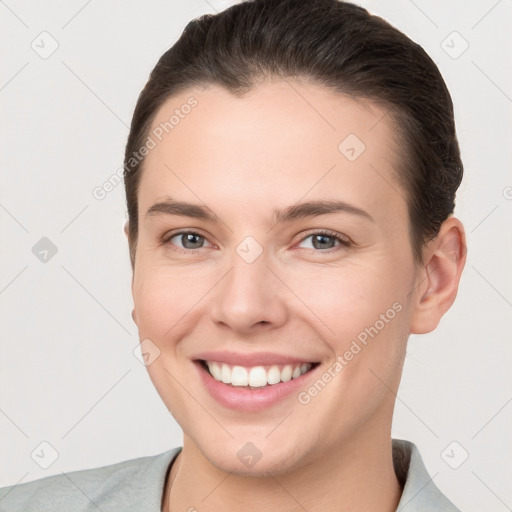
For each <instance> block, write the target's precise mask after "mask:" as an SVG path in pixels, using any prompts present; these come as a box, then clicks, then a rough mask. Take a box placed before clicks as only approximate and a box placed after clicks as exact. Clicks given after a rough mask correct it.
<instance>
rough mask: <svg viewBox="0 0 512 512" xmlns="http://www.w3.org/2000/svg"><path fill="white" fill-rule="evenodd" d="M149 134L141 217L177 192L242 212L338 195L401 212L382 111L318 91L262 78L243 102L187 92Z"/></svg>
mask: <svg viewBox="0 0 512 512" xmlns="http://www.w3.org/2000/svg"><path fill="white" fill-rule="evenodd" d="M191 105H193V106H191ZM150 137H151V138H152V139H153V142H154V147H153V149H151V150H150V152H149V154H148V155H147V156H146V159H145V164H144V171H143V176H142V179H141V190H140V194H139V203H140V211H141V212H143V211H145V210H144V208H145V207H147V206H150V205H149V203H150V202H151V201H155V200H157V199H158V198H161V197H163V196H165V195H173V196H174V195H176V193H178V191H179V195H180V199H182V200H190V201H194V202H198V198H200V197H204V198H208V199H209V200H210V201H215V200H219V201H221V202H222V201H228V202H229V204H234V205H238V206H240V207H241V208H245V209H247V207H250V206H254V208H256V209H257V207H258V206H261V205H263V204H269V201H270V202H273V206H276V207H279V206H281V205H283V206H287V205H289V204H292V203H295V202H297V201H298V200H299V199H300V198H301V197H304V196H308V199H310V198H313V196H314V198H315V199H318V198H327V199H330V198H332V197H333V196H342V198H343V199H345V200H349V199H353V200H354V201H355V202H360V203H361V201H362V202H364V203H366V206H367V207H368V208H370V209H371V208H382V207H383V206H384V205H385V204H389V203H391V204H396V207H397V208H400V209H401V211H402V212H403V211H404V206H405V200H404V196H405V193H404V192H402V191H400V190H399V189H400V187H399V184H398V180H397V179H396V175H395V168H396V165H397V161H398V159H397V156H398V155H397V152H396V149H395V148H396V147H397V145H396V140H395V135H394V131H393V125H392V123H391V119H390V116H389V115H388V112H387V110H386V109H385V108H384V107H382V106H379V105H377V104H375V103H372V102H371V101H368V100H362V99H361V100H354V99H351V98H349V97H347V96H345V95H343V94H340V93H338V92H335V91H333V90H331V89H327V88H325V87H323V86H320V85H315V84H311V83H306V82H304V81H299V80H291V79H287V80H280V81H268V80H267V81H265V82H263V83H262V84H260V85H259V86H257V87H256V88H255V89H253V90H251V91H250V92H249V93H247V94H246V95H244V96H242V97H237V96H234V95H233V94H231V93H230V92H229V91H227V90H226V89H224V88H222V87H220V86H217V85H211V86H208V87H205V88H191V89H189V90H186V91H183V92H182V93H180V94H179V95H176V96H173V97H172V98H169V99H168V100H167V101H166V102H165V103H164V105H163V106H162V107H161V108H160V109H159V111H158V112H157V115H156V116H155V119H154V121H153V123H152V126H151V129H150ZM309 196H311V197H309ZM401 203H404V204H401ZM253 211H256V210H253ZM395 213H396V212H395Z"/></svg>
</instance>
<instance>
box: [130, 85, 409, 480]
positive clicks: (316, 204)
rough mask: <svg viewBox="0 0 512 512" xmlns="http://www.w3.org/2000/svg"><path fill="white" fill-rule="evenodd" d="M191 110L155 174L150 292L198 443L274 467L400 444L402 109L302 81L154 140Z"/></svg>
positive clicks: (150, 171)
mask: <svg viewBox="0 0 512 512" xmlns="http://www.w3.org/2000/svg"><path fill="white" fill-rule="evenodd" d="M191 97H193V98H194V104H195V106H194V107H193V108H186V109H185V108H183V105H185V104H187V102H188V103H189V104H191V100H190V98H191ZM176 109H178V110H179V111H180V112H185V111H186V112H188V113H187V114H186V115H184V114H183V115H182V116H179V117H180V119H179V122H178V123H176V124H175V125H174V126H173V128H172V130H169V133H168V134H167V135H165V132H164V135H165V136H164V137H161V138H162V140H161V141H159V140H157V138H156V137H153V138H154V139H155V142H156V145H155V147H154V148H152V149H151V150H150V151H149V153H148V154H147V156H146V160H145V164H144V171H143V174H142V178H141V182H140V188H139V195H138V202H139V237H138V241H137V249H136V263H135V269H134V278H133V297H134V304H135V309H134V319H135V321H136V323H137V326H138V329H139V334H140V339H141V340H146V341H144V343H145V344H146V347H149V348H150V350H149V353H150V354H152V355H150V358H151V360H150V364H148V371H149V375H150V377H151V379H152V381H153V383H154V385H155V386H156V388H157V390H158V392H159V394H160V396H161V397H162V399H163V401H164V402H165V404H166V406H167V407H168V409H169V411H170V412H171V413H172V414H173V416H174V417H175V418H176V420H177V421H178V423H179V424H180V425H181V427H182V429H183V431H184V434H185V445H187V443H188V444H189V445H190V446H194V447H196V448H197V450H198V453H201V454H202V456H204V458H205V459H206V460H208V461H209V462H210V463H212V464H213V465H214V466H216V467H218V468H221V469H223V470H225V471H229V472H234V473H239V474H263V473H264V472H266V471H272V472H273V473H280V472H286V471H291V470H293V469H296V468H299V467H301V466H304V465H306V464H309V463H313V462H314V461H315V460H319V459H320V458H321V457H323V456H325V454H327V453H331V454H332V453H333V452H340V453H341V452H342V451H343V450H347V449H348V447H353V446H357V445H358V443H364V442H365V440H368V439H370V438H372V436H373V437H375V436H384V437H385V436H388V437H389V434H390V432H389V431H390V425H391V415H392V410H393V403H394V394H393V393H392V392H390V390H396V388H397V387H398V383H399V379H400V374H401V368H402V363H403V359H404V354H405V344H406V340H407V337H408V335H409V332H410V316H411V301H412V300H413V298H414V293H412V294H411V293H410V292H411V291H413V290H414V288H415V279H416V267H415V264H414V261H413V253H412V249H411V243H410V239H409V236H408V228H409V225H408V222H409V221H408V213H407V205H406V201H405V199H404V198H405V192H404V191H403V190H402V189H401V188H400V186H399V184H398V179H397V177H396V175H395V171H394V168H396V166H397V162H398V158H399V156H400V155H399V154H397V153H396V151H395V145H394V143H395V136H394V133H393V129H392V125H391V123H390V121H389V118H388V117H386V115H385V114H386V112H385V110H384V109H382V108H379V107H377V106H376V105H374V104H371V103H369V102H362V101H354V100H352V99H349V98H348V97H346V96H344V95H341V94H339V93H335V92H333V91H330V90H328V89H325V88H323V87H322V86H319V85H313V84H310V83H306V82H302V81H298V80H293V81H292V80H288V81H275V82H270V81H266V82H264V83H262V84H261V85H259V86H258V87H257V88H256V89H254V90H253V91H251V92H250V93H249V94H247V95H246V96H244V97H243V98H236V97H234V96H232V95H231V94H230V93H229V92H227V91H226V90H224V89H223V88H220V87H217V86H209V87H207V88H204V89H199V88H198V89H190V90H188V91H186V92H184V93H182V94H180V95H179V96H175V97H173V98H171V99H169V100H168V101H167V102H166V103H165V104H164V105H163V107H162V108H161V109H160V110H159V112H158V115H157V116H156V118H155V120H154V122H153V127H152V130H153V133H160V132H161V129H160V131H158V127H159V126H160V127H161V126H162V123H165V122H168V121H169V119H170V118H171V116H172V115H173V114H175V113H176ZM180 109H181V110H180ZM155 130H157V131H156V132H155ZM185 203H187V204H185ZM187 205H188V206H187ZM153 359H154V360H153ZM208 368H209V369H208ZM212 374H213V375H212ZM223 381H224V382H223ZM269 382H270V383H269ZM260 456H261V458H260V459H259V460H257V459H258V457H260ZM251 457H252V458H251ZM253 459H254V460H257V462H256V463H255V464H253V463H252V462H251V461H252V460H253Z"/></svg>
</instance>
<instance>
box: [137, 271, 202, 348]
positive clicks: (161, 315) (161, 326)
mask: <svg viewBox="0 0 512 512" xmlns="http://www.w3.org/2000/svg"><path fill="white" fill-rule="evenodd" d="M207 290H208V283H207V282H205V280H204V279H201V278H199V276H198V275H197V273H196V274H194V272H190V271H187V270H186V269H181V270H176V269H169V268H165V267H163V266H162V267H161V266H159V265H147V266H146V267H144V266H142V265H141V268H140V269H138V274H136V278H135V281H134V286H133V299H134V305H135V312H136V318H137V326H138V328H139V332H140V336H141V337H142V336H148V337H154V338H155V339H156V340H163V339H167V338H173V337H175V332H176V330H180V326H181V325H182V324H183V323H186V322H187V320H188V317H187V314H188V313H189V312H190V311H191V310H192V308H193V307H194V304H197V303H198V302H199V301H200V299H201V297H202V296H204V295H205V293H206V292H207Z"/></svg>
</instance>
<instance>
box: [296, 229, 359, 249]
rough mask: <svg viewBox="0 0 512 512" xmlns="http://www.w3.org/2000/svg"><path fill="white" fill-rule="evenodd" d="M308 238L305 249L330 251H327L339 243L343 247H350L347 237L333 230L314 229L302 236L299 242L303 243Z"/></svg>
mask: <svg viewBox="0 0 512 512" xmlns="http://www.w3.org/2000/svg"><path fill="white" fill-rule="evenodd" d="M308 239H311V242H310V244H309V247H306V249H312V250H313V251H314V252H332V251H329V249H333V248H334V247H337V246H339V245H343V246H345V247H350V245H351V242H350V240H349V239H348V238H345V237H343V236H341V235H339V234H337V233H335V232H333V231H316V232H314V233H311V234H309V235H308V236H306V237H305V238H303V239H302V240H301V243H304V242H305V241H306V240H308Z"/></svg>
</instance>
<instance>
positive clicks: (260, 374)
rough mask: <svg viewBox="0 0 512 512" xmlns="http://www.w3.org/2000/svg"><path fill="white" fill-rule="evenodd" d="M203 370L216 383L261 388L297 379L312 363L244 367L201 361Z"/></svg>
mask: <svg viewBox="0 0 512 512" xmlns="http://www.w3.org/2000/svg"><path fill="white" fill-rule="evenodd" d="M202 363H203V365H204V367H205V369H207V370H208V372H209V373H210V375H211V376H212V377H213V378H214V379H215V380H216V381H218V382H223V383H224V384H231V386H235V387H248V388H262V387H265V386H273V385H276V384H279V383H281V382H288V381H289V380H292V379H297V378H299V377H300V376H301V375H304V374H305V373H307V372H308V371H309V370H310V369H311V368H312V367H313V364H314V363H295V364H286V365H277V364H275V365H268V366H253V367H245V366H238V365H230V364H226V363H222V362H217V361H202Z"/></svg>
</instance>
